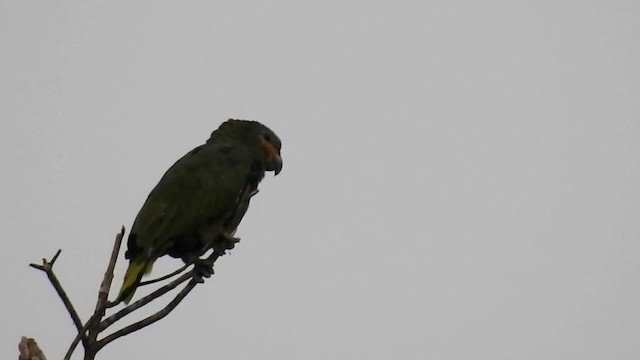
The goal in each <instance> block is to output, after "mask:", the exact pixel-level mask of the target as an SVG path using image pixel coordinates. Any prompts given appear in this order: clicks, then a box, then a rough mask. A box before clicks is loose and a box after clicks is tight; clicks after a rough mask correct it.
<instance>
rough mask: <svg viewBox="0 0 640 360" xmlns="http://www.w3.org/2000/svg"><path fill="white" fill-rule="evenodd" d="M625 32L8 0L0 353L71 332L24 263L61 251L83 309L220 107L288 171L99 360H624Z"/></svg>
mask: <svg viewBox="0 0 640 360" xmlns="http://www.w3.org/2000/svg"><path fill="white" fill-rule="evenodd" d="M639 27H640V5H639V3H638V2H637V1H606V2H605V1H590V0H587V1H585V0H582V1H577V0H576V1H470V0H469V1H455V2H454V1H441V2H426V1H394V2H390V1H388V2H382V1H273V2H238V1H198V2H169V1H141V2H133V3H132V2H130V1H109V2H99V1H75V2H64V3H59V2H58V3H56V2H51V1H13V0H4V1H2V2H0V47H1V49H2V55H1V56H0V78H1V81H0V116H1V118H0V154H1V155H0V166H1V168H2V169H3V175H2V176H0V185H1V186H0V196H1V200H0V204H1V206H0V221H1V226H2V237H3V239H2V250H3V251H2V253H3V254H4V258H3V261H2V262H0V272H1V273H2V274H4V275H5V276H4V277H3V278H2V280H1V281H2V283H1V286H2V293H3V296H2V297H0V305H1V306H0V312H1V313H0V318H1V319H2V323H3V325H0V358H15V357H16V356H17V355H16V354H17V343H18V341H19V339H20V336H21V335H28V336H33V337H35V338H36V339H37V340H38V341H39V343H40V344H41V346H42V347H43V349H44V350H45V352H46V353H47V355H48V356H49V358H50V359H55V358H61V357H62V355H63V354H64V352H65V351H66V348H67V346H68V344H69V342H70V341H71V340H72V338H73V337H74V335H75V334H74V327H73V325H72V323H71V320H70V319H69V317H68V315H67V314H66V312H65V310H64V308H63V306H62V303H61V301H60V300H59V299H58V298H57V297H56V296H55V293H54V291H53V289H52V288H51V286H50V284H49V283H48V282H47V281H46V277H45V276H44V275H43V274H42V273H39V272H37V271H35V270H33V269H30V268H28V267H27V264H28V263H30V262H34V261H38V259H40V258H42V257H50V256H52V255H53V254H54V253H55V251H56V250H57V249H58V248H62V249H63V252H62V255H61V257H60V259H59V261H58V263H57V265H56V266H57V274H58V276H59V277H60V278H61V280H62V282H63V283H64V285H65V287H66V289H67V291H68V292H69V294H70V296H71V297H72V299H73V301H74V303H75V305H76V307H77V308H78V310H79V311H80V313H81V316H82V318H83V319H87V318H88V317H89V313H90V312H91V310H92V309H93V307H94V305H95V301H96V295H97V288H98V285H99V282H100V279H101V277H102V274H103V273H104V269H105V266H106V262H107V258H108V255H109V252H110V249H111V246H112V241H113V237H114V235H115V233H116V232H117V231H118V229H119V228H120V226H121V225H122V224H124V225H125V226H126V227H127V228H129V227H130V226H131V222H132V221H133V218H134V216H135V215H136V213H137V211H138V210H139V208H140V206H141V205H142V202H143V201H144V199H145V198H146V196H147V194H148V192H149V191H150V190H151V189H152V188H153V186H154V185H155V184H156V182H157V181H158V180H159V178H160V177H161V176H162V174H163V173H164V171H165V170H166V169H167V168H168V167H169V166H170V165H171V164H173V162H174V161H175V160H176V159H178V158H179V157H180V156H182V155H183V154H184V153H185V152H187V151H189V150H190V149H192V148H193V147H195V146H197V145H199V144H201V143H202V142H203V141H204V140H205V139H206V138H207V137H208V135H209V133H210V132H211V131H212V130H213V129H215V128H217V126H218V125H219V124H220V123H221V122H222V121H224V120H225V119H227V118H230V117H234V118H248V119H255V120H259V121H261V122H263V123H265V124H267V125H268V126H270V127H271V128H272V129H273V130H275V131H276V132H277V133H278V134H279V135H280V137H281V138H282V141H283V158H284V165H285V166H284V169H283V172H282V174H280V175H279V176H278V177H276V178H273V177H272V176H268V177H267V178H266V179H265V180H264V181H263V182H262V184H261V192H260V194H259V196H258V197H257V198H255V199H254V201H253V202H252V206H251V209H250V210H249V213H248V215H247V216H246V217H245V219H244V221H243V223H242V225H241V226H240V230H239V233H238V235H239V236H240V237H242V242H241V244H240V245H239V246H238V247H237V249H236V250H234V251H233V254H232V255H231V256H226V257H224V258H222V259H220V261H219V262H218V263H217V265H216V275H215V276H214V277H213V278H212V279H210V280H209V281H207V283H205V284H204V285H202V286H199V287H197V288H196V289H195V291H194V292H193V293H192V294H191V295H190V296H189V297H188V298H187V299H186V300H185V301H184V302H183V303H182V304H181V306H180V307H179V308H178V309H177V310H176V311H175V312H174V313H172V314H171V315H170V316H169V317H168V318H166V319H165V320H163V321H161V322H160V323H158V324H156V325H154V326H152V327H150V328H148V329H145V330H143V331H141V332H139V333H136V334H134V335H132V336H129V337H127V338H125V339H122V340H119V341H117V342H115V343H112V344H111V345H110V346H109V347H107V348H106V349H105V350H104V351H103V352H101V353H100V355H101V356H100V358H101V359H123V358H132V357H134V356H140V355H143V356H144V357H145V358H156V359H175V358H185V357H203V356H204V357H205V358H209V357H215V358H220V359H255V358H266V359H271V358H274V359H275V358H280V359H328V358H329V359H396V358H401V359H505V360H506V359H509V360H511V359H559V360H560V359H638V358H640V344H639V343H638V338H639V337H640V308H639V305H638V304H639V303H640V290H639V286H638V285H639V283H638V274H639V273H640V263H639V261H638V259H639V257H640V242H639V241H638V237H639V236H640V220H639V219H640V163H639V160H640V119H639V115H640V101H638V100H639V99H640V97H639V96H640V87H639V82H640V42H639V41H638V35H639V34H640V29H639ZM178 264H179V262H177V261H175V260H164V261H161V262H160V264H159V265H158V266H157V267H156V273H162V272H163V271H165V270H169V269H172V268H173V267H175V266H177V265H178ZM125 267H126V263H125V262H124V261H121V262H119V263H118V266H117V270H116V280H115V281H114V287H118V286H120V281H121V277H122V275H123V273H124V270H125ZM81 353H82V352H81V351H79V352H78V353H77V354H76V355H77V358H80V354H81Z"/></svg>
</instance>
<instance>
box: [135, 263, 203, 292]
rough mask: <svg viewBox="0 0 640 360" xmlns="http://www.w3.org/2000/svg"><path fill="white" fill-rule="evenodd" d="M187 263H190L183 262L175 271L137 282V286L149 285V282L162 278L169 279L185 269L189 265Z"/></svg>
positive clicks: (152, 282)
mask: <svg viewBox="0 0 640 360" xmlns="http://www.w3.org/2000/svg"><path fill="white" fill-rule="evenodd" d="M189 265H190V264H184V266H182V267H181V268H180V269H178V270H176V271H174V272H172V273H169V274H167V275H164V276H161V277H159V278H156V279H152V280H147V281H142V282H141V283H140V284H138V288H140V287H141V286H145V285H151V284H155V283H157V282H160V281H163V280H167V279H170V278H172V277H174V276H176V275H178V274H180V273H181V272H183V271H185V270H186V269H187V268H188V267H189Z"/></svg>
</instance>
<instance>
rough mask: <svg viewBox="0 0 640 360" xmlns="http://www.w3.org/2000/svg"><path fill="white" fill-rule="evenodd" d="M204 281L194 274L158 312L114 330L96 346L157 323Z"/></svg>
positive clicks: (97, 346)
mask: <svg viewBox="0 0 640 360" xmlns="http://www.w3.org/2000/svg"><path fill="white" fill-rule="evenodd" d="M185 275H186V274H185ZM201 282H202V279H201V278H200V277H199V276H194V277H192V278H191V281H189V283H188V284H187V286H185V287H184V288H183V289H182V290H181V291H180V293H178V295H177V296H176V297H175V298H174V299H173V300H171V302H170V303H169V304H168V305H167V306H166V307H165V308H164V309H162V310H160V311H158V312H157V313H155V314H153V315H151V316H149V317H148V318H145V319H143V320H140V321H138V322H136V323H133V324H131V325H129V326H127V327H125V328H122V329H120V330H118V331H116V332H114V333H113V334H111V335H109V336H107V337H105V338H104V339H102V340H100V341H98V342H97V343H96V348H97V350H100V349H101V348H103V347H104V346H105V345H107V344H109V343H110V342H112V341H114V340H116V339H118V338H120V337H123V336H126V335H129V334H131V333H132V332H134V331H138V330H140V329H142V328H145V327H147V326H149V325H151V324H153V323H155V322H156V321H158V320H161V319H162V318H164V317H165V316H167V315H169V313H170V312H171V311H173V309H175V308H176V306H178V304H180V302H181V301H182V300H183V299H184V298H185V297H186V296H187V295H188V294H189V292H191V290H193V288H194V287H195V286H196V285H198V284H199V283H201Z"/></svg>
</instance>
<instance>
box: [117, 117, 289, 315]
mask: <svg viewBox="0 0 640 360" xmlns="http://www.w3.org/2000/svg"><path fill="white" fill-rule="evenodd" d="M280 147H281V143H280V139H279V138H278V137H277V136H276V134H275V133H274V132H273V131H271V130H270V129H269V128H267V127H266V126H264V125H262V124H260V123H258V122H255V121H246V120H229V121H227V122H225V123H223V124H222V125H220V127H219V128H218V129H217V130H215V131H214V132H213V133H212V134H211V137H210V138H209V140H207V142H206V143H205V144H204V145H201V146H198V147H197V148H195V149H193V150H191V151H190V152H189V153H187V154H186V155H185V156H183V157H182V158H181V159H180V160H178V161H177V162H176V163H175V164H174V165H173V166H172V167H171V168H169V170H167V172H166V173H165V174H164V176H163V177H162V179H161V180H160V182H159V183H158V185H156V187H155V188H154V189H153V190H152V191H151V193H150V194H149V197H148V198H147V200H146V201H145V203H144V205H143V206H142V209H140V212H139V213H138V216H137V217H136V219H135V221H134V223H133V226H132V228H131V232H130V234H129V238H128V241H127V246H128V249H127V252H126V253H125V257H126V258H127V259H129V260H130V262H129V268H128V269H127V273H126V274H125V278H124V282H123V284H122V288H121V290H120V294H119V295H118V298H117V300H116V301H125V302H126V303H128V302H129V301H130V300H131V298H132V297H133V293H134V292H135V289H136V287H137V285H138V284H139V283H140V280H141V279H142V276H143V274H144V273H145V272H148V271H149V270H150V268H151V265H152V264H153V262H154V261H155V260H156V259H157V258H158V257H160V256H164V255H170V256H172V257H178V258H182V259H183V260H184V261H185V263H191V262H192V261H193V260H195V259H196V258H198V257H199V256H201V255H202V254H204V253H205V252H206V251H207V250H209V249H211V248H212V247H214V244H213V243H214V240H216V239H220V237H230V236H231V235H233V233H234V232H235V230H236V227H237V226H238V224H239V223H240V221H241V220H242V217H243V216H244V214H245V212H246V211H247V208H248V207H249V201H250V198H251V197H252V196H253V194H255V192H257V187H258V183H259V182H260V181H261V180H262V178H263V177H264V174H265V171H274V172H275V174H276V175H277V174H278V173H279V172H280V169H281V168H282V159H281V157H280Z"/></svg>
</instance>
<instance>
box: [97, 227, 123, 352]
mask: <svg viewBox="0 0 640 360" xmlns="http://www.w3.org/2000/svg"><path fill="white" fill-rule="evenodd" d="M123 237H124V226H122V229H121V230H120V233H119V234H118V235H116V241H115V243H114V244H113V250H112V251H111V259H110V260H109V265H107V271H106V272H105V273H104V279H102V284H101V285H100V290H99V291H98V303H97V304H96V310H95V312H94V316H93V317H96V315H98V316H99V319H101V318H102V317H103V316H104V314H105V311H106V309H107V298H108V297H109V289H110V288H111V282H112V281H113V270H114V269H115V267H116V261H117V260H118V253H119V252H120V245H121V244H122V238H123ZM99 331H100V330H99V327H96V328H91V327H90V328H89V339H90V341H91V342H94V341H95V340H96V338H97V337H98V332H99Z"/></svg>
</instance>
